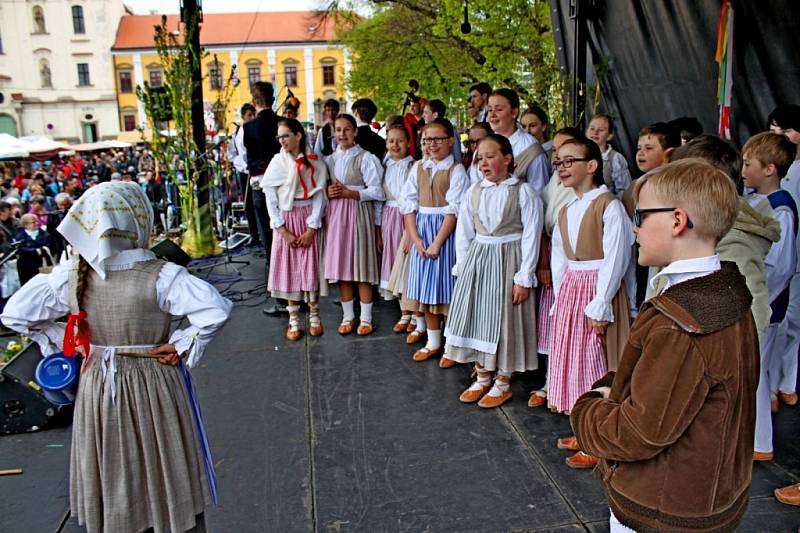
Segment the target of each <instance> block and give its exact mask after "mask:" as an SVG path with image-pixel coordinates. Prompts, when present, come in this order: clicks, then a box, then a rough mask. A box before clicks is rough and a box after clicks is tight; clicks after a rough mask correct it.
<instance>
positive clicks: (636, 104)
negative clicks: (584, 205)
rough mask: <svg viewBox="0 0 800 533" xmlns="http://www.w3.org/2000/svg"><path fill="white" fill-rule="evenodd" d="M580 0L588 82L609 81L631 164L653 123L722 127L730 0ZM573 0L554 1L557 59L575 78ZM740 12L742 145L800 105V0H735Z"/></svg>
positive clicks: (609, 106)
mask: <svg viewBox="0 0 800 533" xmlns="http://www.w3.org/2000/svg"><path fill="white" fill-rule="evenodd" d="M572 2H573V3H574V2H581V8H582V9H583V15H584V17H585V20H586V24H587V27H588V32H587V34H588V38H587V64H588V68H587V79H588V81H589V84H591V83H592V82H593V81H594V79H596V77H597V78H599V79H600V87H601V90H602V95H601V97H600V99H599V109H600V111H602V112H605V113H608V114H610V115H611V116H613V117H614V118H615V121H616V126H617V133H616V144H617V145H618V146H619V147H620V148H621V149H622V152H623V153H624V154H625V155H626V156H627V157H628V159H629V161H631V162H633V156H634V152H635V148H636V139H637V133H638V131H639V129H641V128H642V127H644V126H646V125H647V124H650V123H652V122H657V121H668V120H671V119H673V118H676V117H679V116H694V117H697V118H698V119H699V120H700V123H701V124H702V125H703V128H704V130H705V132H707V133H714V134H716V133H717V131H718V121H719V111H718V107H717V104H716V91H717V74H718V68H717V63H716V62H715V61H714V54H715V51H716V42H717V20H718V18H719V13H720V9H721V6H722V1H721V0H674V1H670V0H572ZM570 3H571V1H570V0H550V7H551V16H552V20H553V27H554V35H555V39H556V49H557V54H558V61H559V65H560V66H561V67H562V69H563V72H564V73H565V74H567V75H568V74H569V73H571V72H572V71H573V63H574V58H573V57H574V54H573V52H574V48H575V45H574V26H573V21H572V20H571V19H570V18H569V12H570V10H569V6H570ZM733 10H734V66H733V101H732V105H731V135H732V142H733V143H734V144H735V145H736V146H737V147H741V146H742V145H743V144H744V141H746V140H747V138H748V137H749V136H751V135H752V134H754V133H757V132H759V131H763V130H764V129H766V119H767V115H769V113H770V111H772V109H774V108H775V106H776V105H777V104H788V103H791V104H800V1H798V0H769V1H761V0H759V1H755V0H753V1H747V0H734V1H733ZM593 65H594V66H593ZM587 97H588V98H587V102H588V105H589V106H590V107H589V109H591V103H592V95H587ZM589 116H591V111H589ZM631 169H632V171H634V172H636V170H635V169H636V167H635V165H634V166H632V168H631Z"/></svg>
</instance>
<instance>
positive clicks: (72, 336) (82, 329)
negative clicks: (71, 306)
mask: <svg viewBox="0 0 800 533" xmlns="http://www.w3.org/2000/svg"><path fill="white" fill-rule="evenodd" d="M76 330H77V331H76ZM78 346H83V349H84V354H85V355H86V357H89V323H88V322H87V321H86V311H81V312H79V313H73V314H70V315H69V316H68V317H67V330H66V331H65V332H64V355H66V356H69V357H75V354H76V353H77V351H76V350H75V349H76V348H77V347H78Z"/></svg>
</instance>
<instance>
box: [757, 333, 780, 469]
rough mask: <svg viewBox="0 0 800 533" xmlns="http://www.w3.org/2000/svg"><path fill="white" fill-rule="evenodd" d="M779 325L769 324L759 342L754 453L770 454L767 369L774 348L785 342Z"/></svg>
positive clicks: (770, 416)
mask: <svg viewBox="0 0 800 533" xmlns="http://www.w3.org/2000/svg"><path fill="white" fill-rule="evenodd" d="M782 325H783V322H781V323H780V324H770V325H769V328H767V332H766V334H765V335H764V338H763V339H762V340H761V350H760V352H761V374H760V376H759V379H758V389H757V390H756V442H755V451H757V452H762V453H771V452H772V409H771V407H770V399H771V398H770V390H769V367H770V364H771V362H772V358H773V356H777V353H776V348H780V347H781V345H782V344H783V343H784V342H785V341H784V340H782V339H783V338H785V335H783V334H782V332H783V331H784V328H783V327H782Z"/></svg>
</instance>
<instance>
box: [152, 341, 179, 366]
mask: <svg viewBox="0 0 800 533" xmlns="http://www.w3.org/2000/svg"><path fill="white" fill-rule="evenodd" d="M147 353H149V354H150V355H161V357H159V358H158V362H159V363H161V364H162V365H169V366H175V365H177V364H178V361H180V359H181V356H180V355H178V352H177V351H176V350H175V345H174V344H162V345H161V346H157V347H155V348H152V349H151V350H150V351H149V352H147Z"/></svg>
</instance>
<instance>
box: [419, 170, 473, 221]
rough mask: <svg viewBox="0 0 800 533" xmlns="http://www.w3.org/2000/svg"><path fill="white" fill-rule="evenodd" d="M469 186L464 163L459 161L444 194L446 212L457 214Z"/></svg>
mask: <svg viewBox="0 0 800 533" xmlns="http://www.w3.org/2000/svg"><path fill="white" fill-rule="evenodd" d="M414 181H416V180H414ZM469 186H470V181H469V176H467V171H466V170H464V165H462V164H460V163H459V164H457V165H456V168H454V169H453V172H452V173H451V174H450V187H449V188H448V189H447V193H446V194H445V195H444V199H445V200H446V201H447V206H446V207H445V208H444V210H445V213H446V214H448V215H456V216H458V211H459V206H460V205H461V200H462V199H463V198H464V195H465V194H466V193H467V189H469Z"/></svg>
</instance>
